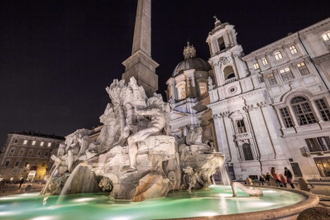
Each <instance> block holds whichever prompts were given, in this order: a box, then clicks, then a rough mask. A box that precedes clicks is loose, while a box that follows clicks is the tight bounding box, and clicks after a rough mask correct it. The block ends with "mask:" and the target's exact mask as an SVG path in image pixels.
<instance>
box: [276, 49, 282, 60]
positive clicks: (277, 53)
mask: <svg viewBox="0 0 330 220" xmlns="http://www.w3.org/2000/svg"><path fill="white" fill-rule="evenodd" d="M274 57H275V59H276V60H280V59H282V58H283V55H282V53H281V52H280V51H275V52H274Z"/></svg>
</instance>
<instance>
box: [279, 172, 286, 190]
mask: <svg viewBox="0 0 330 220" xmlns="http://www.w3.org/2000/svg"><path fill="white" fill-rule="evenodd" d="M280 179H281V183H282V184H283V186H284V187H285V188H286V184H287V181H286V178H285V176H284V175H283V174H282V173H281V174H280Z"/></svg>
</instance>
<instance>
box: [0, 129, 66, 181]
mask: <svg viewBox="0 0 330 220" xmlns="http://www.w3.org/2000/svg"><path fill="white" fill-rule="evenodd" d="M63 141H64V138H63V137H59V136H55V135H45V134H40V133H33V132H12V133H9V134H8V137H7V140H6V142H5V145H4V147H3V148H2V152H1V154H0V166H1V169H0V175H1V177H2V178H3V179H4V180H10V179H11V178H13V180H14V181H17V180H19V179H20V177H22V176H23V177H24V178H29V179H30V180H32V179H33V180H43V178H44V176H45V174H46V169H47V167H48V163H49V158H50V156H51V153H52V152H54V150H55V151H56V149H57V148H58V146H59V144H60V143H61V142H63Z"/></svg>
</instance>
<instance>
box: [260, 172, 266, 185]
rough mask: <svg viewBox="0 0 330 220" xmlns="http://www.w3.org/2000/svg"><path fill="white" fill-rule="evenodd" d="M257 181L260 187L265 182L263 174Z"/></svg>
mask: <svg viewBox="0 0 330 220" xmlns="http://www.w3.org/2000/svg"><path fill="white" fill-rule="evenodd" d="M259 181H260V183H261V185H264V182H266V177H265V175H264V174H261V175H260V177H259Z"/></svg>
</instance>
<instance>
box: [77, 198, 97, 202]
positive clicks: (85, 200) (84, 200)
mask: <svg viewBox="0 0 330 220" xmlns="http://www.w3.org/2000/svg"><path fill="white" fill-rule="evenodd" d="M92 200H94V199H93V198H81V199H75V200H73V201H75V202H87V201H92Z"/></svg>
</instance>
